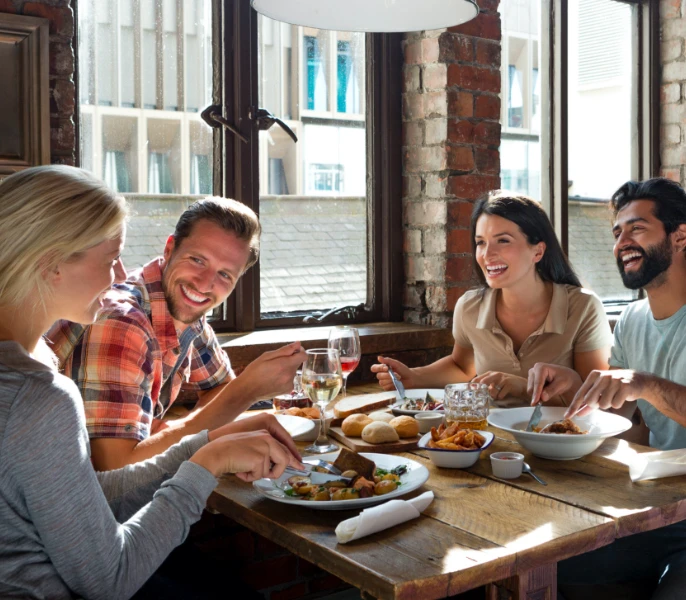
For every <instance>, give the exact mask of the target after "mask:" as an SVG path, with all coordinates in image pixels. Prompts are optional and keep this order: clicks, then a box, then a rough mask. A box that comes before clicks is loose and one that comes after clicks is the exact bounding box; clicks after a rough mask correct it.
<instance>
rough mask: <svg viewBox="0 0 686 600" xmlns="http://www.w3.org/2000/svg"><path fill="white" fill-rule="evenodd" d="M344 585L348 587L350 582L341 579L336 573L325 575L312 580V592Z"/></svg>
mask: <svg viewBox="0 0 686 600" xmlns="http://www.w3.org/2000/svg"><path fill="white" fill-rule="evenodd" d="M343 586H345V587H348V584H347V583H345V582H344V581H341V580H340V579H339V578H338V577H336V576H335V575H326V576H325V577H319V578H317V579H313V580H312V581H310V592H323V591H326V590H334V589H336V588H340V587H343Z"/></svg>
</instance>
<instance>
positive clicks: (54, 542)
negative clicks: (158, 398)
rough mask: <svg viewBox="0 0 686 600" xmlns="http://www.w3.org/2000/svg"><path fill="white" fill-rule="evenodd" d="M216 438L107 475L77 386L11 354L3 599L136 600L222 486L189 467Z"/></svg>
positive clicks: (0, 431)
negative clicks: (96, 465) (96, 461)
mask: <svg viewBox="0 0 686 600" xmlns="http://www.w3.org/2000/svg"><path fill="white" fill-rule="evenodd" d="M206 443H207V432H202V433H198V434H196V435H193V436H187V437H185V438H184V439H183V440H181V442H179V443H178V444H175V445H174V446H172V447H171V448H169V450H167V451H166V452H165V453H163V454H161V455H159V456H157V457H155V458H153V459H150V460H147V461H143V462H140V463H137V464H134V465H130V466H127V467H124V468H122V469H117V470H115V471H107V472H103V473H97V474H96V472H95V471H94V470H93V467H92V466H91V462H90V445H89V441H88V433H87V432H86V423H85V416H84V411H83V402H82V401H81V398H80V396H79V392H78V389H77V388H76V386H75V385H74V383H73V382H72V381H71V380H70V379H68V378H66V377H64V376H62V375H60V374H58V373H56V372H55V371H53V370H51V369H50V368H48V367H47V366H45V365H43V364H42V363H40V362H37V361H35V360H33V359H32V358H31V357H30V356H29V355H28V354H27V353H26V351H25V350H24V348H23V347H22V346H20V345H19V344H17V343H15V342H0V444H1V445H0V597H2V598H11V597H20V598H27V597H30V598H71V597H72V596H73V595H74V594H75V595H78V596H82V597H85V598H128V597H130V596H131V595H133V594H134V593H135V591H136V590H137V589H138V588H139V587H140V586H141V585H142V584H143V583H145V581H146V580H147V579H148V578H149V577H150V576H151V575H152V574H153V572H154V571H155V569H157V567H158V566H159V565H160V564H161V563H162V561H163V560H164V559H165V558H166V557H167V555H168V554H169V553H170V552H171V550H172V549H173V548H174V547H175V546H177V545H178V544H180V543H181V542H182V541H183V539H184V538H185V537H186V535H187V533H188V529H189V527H190V525H191V524H192V523H193V522H195V521H197V520H198V518H199V517H200V515H201V513H202V510H203V508H204V507H205V502H206V500H207V497H208V496H209V495H210V493H211V492H212V490H213V489H214V487H215V485H216V479H215V477H214V476H213V475H212V474H211V473H210V472H209V471H207V470H206V469H204V468H203V467H201V466H200V465H197V464H195V463H191V462H184V461H187V459H188V458H190V456H191V455H192V454H193V453H194V452H195V451H196V450H198V449H199V448H200V447H202V446H203V445H204V444H206Z"/></svg>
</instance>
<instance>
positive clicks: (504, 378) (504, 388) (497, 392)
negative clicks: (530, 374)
mask: <svg viewBox="0 0 686 600" xmlns="http://www.w3.org/2000/svg"><path fill="white" fill-rule="evenodd" d="M472 382H473V383H485V384H486V385H487V386H488V393H489V394H490V395H491V398H493V400H503V399H505V398H507V397H508V396H515V397H516V398H526V397H527V393H526V384H527V381H526V379H524V377H518V376H517V375H509V374H507V373H501V372H500V371H486V372H485V373H483V374H481V375H477V376H476V377H475V378H474V379H472Z"/></svg>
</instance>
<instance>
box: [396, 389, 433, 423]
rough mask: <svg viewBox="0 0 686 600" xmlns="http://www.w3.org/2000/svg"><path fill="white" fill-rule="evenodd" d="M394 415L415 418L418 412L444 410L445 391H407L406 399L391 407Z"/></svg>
mask: <svg viewBox="0 0 686 600" xmlns="http://www.w3.org/2000/svg"><path fill="white" fill-rule="evenodd" d="M391 410H392V411H393V414H394V415H397V416H399V415H408V416H410V417H413V416H414V415H416V414H417V413H418V412H422V411H433V410H443V390H442V389H439V388H435V389H420V388H417V389H415V390H405V398H403V399H402V400H401V401H400V402H397V403H396V404H394V405H393V406H391Z"/></svg>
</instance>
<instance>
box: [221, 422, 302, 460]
mask: <svg viewBox="0 0 686 600" xmlns="http://www.w3.org/2000/svg"><path fill="white" fill-rule="evenodd" d="M260 430H265V431H268V432H269V433H270V434H271V435H272V436H273V437H274V438H276V440H277V441H279V442H281V444H283V445H284V446H286V448H288V451H289V452H290V453H291V454H292V455H293V456H295V458H297V459H298V460H302V457H301V456H300V452H298V448H297V446H296V445H295V442H294V441H293V438H292V437H291V436H290V435H289V434H288V432H287V431H286V430H285V429H284V428H283V426H282V425H281V424H280V423H279V422H278V421H277V419H276V417H275V416H274V415H272V414H269V413H260V414H257V415H255V416H254V417H248V418H247V419H240V420H239V421H233V422H232V423H227V424H226V425H223V426H222V427H219V428H218V429H215V430H214V431H210V434H209V439H210V441H212V440H214V439H216V438H219V437H222V436H223V435H229V434H232V433H246V432H248V431H260Z"/></svg>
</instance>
